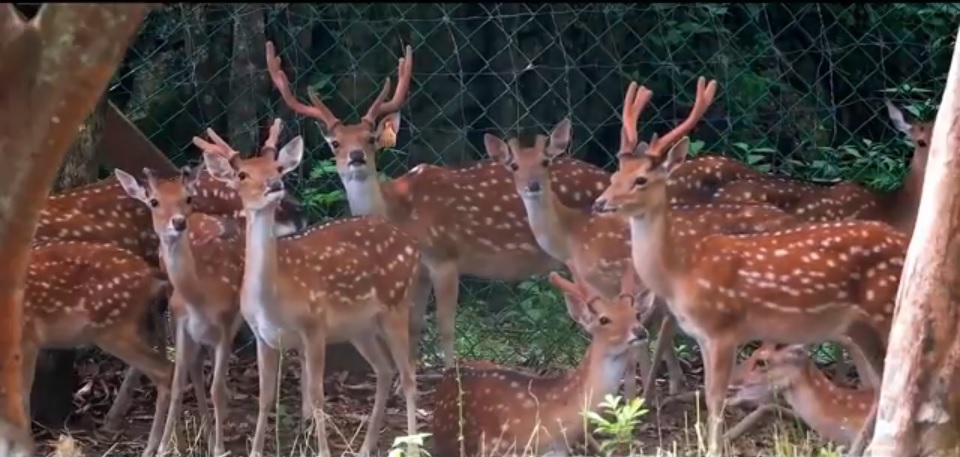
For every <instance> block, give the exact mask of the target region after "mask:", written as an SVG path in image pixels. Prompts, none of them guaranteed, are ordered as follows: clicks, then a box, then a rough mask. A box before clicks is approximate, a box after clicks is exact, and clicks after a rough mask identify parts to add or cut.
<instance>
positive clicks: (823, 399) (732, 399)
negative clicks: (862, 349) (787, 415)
mask: <svg viewBox="0 0 960 457" xmlns="http://www.w3.org/2000/svg"><path fill="white" fill-rule="evenodd" d="M729 392H730V396H729V397H728V400H727V403H728V404H730V405H731V406H736V405H740V404H743V403H755V402H762V401H766V400H769V399H771V397H773V396H774V394H782V395H783V398H784V400H786V402H787V404H789V405H790V407H791V408H793V410H794V411H795V412H796V413H797V414H798V415H799V416H800V418H801V419H803V421H804V422H806V424H807V425H809V426H810V427H811V428H812V429H813V430H814V431H816V432H817V433H818V434H820V436H822V437H824V438H826V439H829V440H831V441H833V442H836V443H837V444H841V445H845V446H849V445H850V444H851V443H853V441H854V439H855V438H856V435H857V433H858V432H859V431H860V429H861V428H862V427H863V424H864V423H865V422H866V419H867V416H868V415H869V413H870V408H871V406H872V405H873V401H874V399H875V398H876V392H875V391H874V389H871V388H861V389H851V388H847V387H842V386H838V385H836V384H834V383H833V382H832V381H830V379H829V378H827V376H826V375H825V374H823V372H821V371H820V369H819V368H817V366H816V365H814V364H813V361H812V360H810V357H809V356H808V355H807V348H806V346H804V345H802V344H791V345H780V344H770V343H766V344H763V345H762V346H760V347H759V348H758V349H757V350H755V351H754V352H753V354H752V355H751V356H750V358H748V359H747V360H744V361H743V362H742V363H741V364H740V365H738V366H737V367H736V369H734V371H733V376H732V377H731V378H730V388H729Z"/></svg>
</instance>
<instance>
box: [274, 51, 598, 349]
mask: <svg viewBox="0 0 960 457" xmlns="http://www.w3.org/2000/svg"><path fill="white" fill-rule="evenodd" d="M412 57H413V55H412V49H411V48H410V47H409V46H407V47H406V52H405V55H404V57H403V58H401V59H400V60H399V64H398V73H399V76H398V83H397V88H396V91H395V92H394V93H393V96H392V98H391V99H390V100H389V101H388V100H386V97H387V95H388V94H389V92H390V79H389V78H387V80H386V82H385V84H384V86H383V89H382V90H381V92H380V94H379V96H378V97H377V98H376V99H375V100H374V102H373V104H371V105H370V107H369V109H368V110H367V112H366V114H365V115H364V116H363V117H362V118H361V119H360V122H358V123H355V124H348V123H344V122H343V121H341V120H340V119H339V118H337V117H336V116H335V115H334V114H333V112H332V111H331V110H330V109H329V108H328V107H327V106H326V105H325V104H324V103H323V101H322V100H320V98H319V97H317V96H316V95H315V94H313V93H310V101H311V104H310V105H307V104H304V103H302V102H300V101H299V100H297V98H296V97H295V96H294V95H293V93H292V92H291V89H290V83H289V81H288V79H287V76H286V74H285V73H284V72H283V70H282V69H281V60H280V58H279V57H278V56H277V55H276V52H275V50H274V47H273V44H272V43H268V44H267V62H268V66H269V70H270V76H271V78H272V79H273V83H274V86H276V88H277V89H278V90H279V92H280V94H281V96H282V97H283V100H284V102H285V103H286V105H287V106H288V107H290V109H292V110H293V111H294V112H296V113H298V114H301V115H304V116H307V117H311V118H314V119H317V120H318V121H319V122H318V125H319V126H320V128H321V130H322V132H323V136H324V138H326V141H327V144H328V145H329V147H330V149H331V150H332V151H333V155H334V158H335V162H336V166H337V171H338V173H339V175H340V179H341V181H342V182H343V185H344V188H345V189H346V195H347V200H348V202H349V205H350V211H351V213H352V214H354V215H377V216H383V217H386V218H387V219H388V220H389V221H391V222H392V223H394V224H396V225H397V226H398V227H400V228H401V229H402V230H403V231H404V232H406V233H408V234H409V235H410V236H412V237H414V238H415V239H416V240H417V241H418V244H419V246H420V249H421V251H422V253H423V256H422V259H423V262H424V266H425V268H424V273H425V274H426V275H428V277H429V282H430V283H431V284H432V285H433V292H434V296H435V299H436V303H437V321H438V326H439V334H440V343H441V348H442V350H443V356H444V363H445V365H446V366H448V367H449V366H452V364H453V361H454V350H453V342H454V319H455V314H456V307H457V297H458V295H459V278H460V276H461V275H467V276H474V277H480V278H485V279H491V280H505V281H514V280H523V279H527V278H529V277H530V276H533V275H539V274H546V273H547V272H549V271H552V270H556V269H557V268H560V267H561V266H562V264H561V263H559V262H557V261H556V260H555V259H553V258H551V257H550V256H548V255H547V254H546V253H544V252H543V251H542V250H541V249H539V248H538V247H537V244H536V241H535V240H534V238H533V235H532V234H531V233H530V230H529V229H528V228H527V224H526V223H525V221H524V220H523V206H522V205H521V203H520V201H519V199H518V198H517V197H516V195H515V194H514V192H513V191H512V189H511V188H510V176H509V175H508V174H507V173H506V171H505V170H504V169H503V167H501V166H499V165H497V164H495V163H492V162H490V161H483V162H480V163H477V164H474V165H472V166H469V167H465V168H461V169H454V168H446V167H440V166H431V165H420V166H418V167H415V168H414V169H412V170H410V171H409V172H407V173H406V174H404V175H403V176H400V177H398V178H396V179H392V180H386V181H381V180H380V178H379V176H378V173H377V167H376V158H377V152H378V151H379V150H380V149H381V148H385V147H390V146H393V145H394V144H395V141H396V135H397V133H398V132H399V131H400V112H399V111H400V108H401V106H402V104H403V103H404V101H405V99H406V95H407V91H408V89H409V86H410V81H411V77H412V68H413V59H412ZM378 119H379V121H378ZM556 167H557V169H558V170H557V174H558V175H560V176H561V177H563V178H565V182H566V184H564V186H563V187H562V189H559V193H560V196H561V198H562V199H563V200H564V202H565V203H566V204H568V205H570V206H572V207H578V208H581V209H583V210H584V211H587V210H589V205H590V202H592V201H593V199H594V198H595V197H596V196H597V195H599V193H600V191H601V190H602V188H603V186H604V185H605V183H606V182H607V179H608V175H607V173H606V172H604V171H603V170H601V169H600V168H597V167H595V166H592V165H589V164H587V163H585V162H581V161H576V160H569V159H565V160H562V161H558V163H557V164H556ZM422 290H423V291H424V293H429V289H427V288H425V287H424V288H422ZM415 302H416V303H417V307H418V308H417V310H416V312H415V315H414V318H413V327H412V328H411V334H413V335H417V336H419V335H420V332H421V330H422V325H423V316H424V312H425V306H426V302H427V297H426V296H424V297H420V298H417V300H416V301H415ZM416 347H417V345H414V348H416Z"/></svg>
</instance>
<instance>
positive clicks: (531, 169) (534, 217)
mask: <svg viewBox="0 0 960 457" xmlns="http://www.w3.org/2000/svg"><path fill="white" fill-rule="evenodd" d="M570 142H571V128H570V121H569V119H565V120H563V121H561V122H560V123H559V124H557V126H556V127H554V129H553V130H552V131H551V132H550V135H549V137H547V136H543V135H538V136H537V139H536V142H535V144H534V145H533V146H532V147H522V146H520V142H519V140H518V139H516V138H511V139H510V140H508V141H506V142H504V141H503V140H501V139H500V138H497V137H496V136H494V135H491V134H486V135H484V144H485V147H486V150H487V153H488V154H489V155H490V157H491V158H492V159H493V160H494V161H496V162H498V163H500V164H502V165H504V167H505V168H506V169H507V170H508V171H509V172H510V174H511V175H512V177H513V181H514V188H515V192H516V193H517V195H518V196H519V197H520V200H521V201H522V202H523V205H524V208H525V210H526V215H527V220H528V222H529V225H530V229H531V231H532V232H533V234H534V238H535V239H536V241H537V243H538V245H539V246H540V248H541V249H543V250H544V251H545V252H547V253H548V254H549V255H551V256H552V257H553V258H555V259H557V260H558V261H561V262H573V263H574V264H575V265H576V266H577V269H578V270H579V271H580V272H581V274H582V275H583V277H584V279H585V281H587V283H588V284H590V286H591V287H592V288H594V289H595V290H597V291H599V292H600V293H601V294H602V295H603V296H604V297H607V298H610V297H613V296H615V295H616V294H617V292H618V290H619V287H620V285H619V278H620V276H621V272H622V271H623V268H624V267H625V266H626V265H627V264H629V262H630V250H629V238H630V237H629V226H628V225H627V223H626V221H625V220H624V219H623V218H621V217H617V216H610V215H605V214H590V213H588V212H584V211H580V210H579V209H577V208H571V207H568V206H566V205H564V204H563V202H562V201H560V200H559V199H558V198H557V196H556V193H555V192H554V189H555V188H556V187H559V186H560V185H563V182H562V181H560V180H556V179H555V178H554V176H553V162H554V161H555V160H557V159H559V158H560V157H562V156H563V154H564V153H566V151H567V150H568V149H569V145H570ZM705 163H706V162H701V164H700V165H698V166H703V165H704V164H705ZM700 169H701V170H704V169H706V168H700ZM686 170H687V171H688V173H689V172H692V171H695V170H697V166H693V167H689V168H687V169H686ZM687 176H690V174H688V175H687ZM555 181H556V182H557V183H558V184H557V185H549V186H548V185H547V183H551V182H555ZM674 182H675V183H676V184H677V187H681V188H682V187H685V186H684V184H685V183H686V182H690V181H674ZM699 182H702V181H699ZM756 206H757V205H716V206H710V205H685V206H682V207H681V208H680V209H679V210H680V211H681V212H683V213H684V214H685V215H687V216H689V217H686V218H684V221H689V222H690V224H688V227H684V228H683V229H684V230H700V231H706V230H709V231H711V232H713V231H716V232H726V231H733V232H735V233H740V232H743V231H747V232H750V231H754V230H757V229H760V230H771V229H775V228H779V227H783V226H785V225H790V224H793V223H794V220H793V218H792V217H791V216H789V215H787V214H785V213H784V212H782V211H780V210H778V209H776V208H774V207H769V206H765V207H756ZM754 224H756V225H754ZM661 310H662V307H658V308H657V310H656V312H655V315H653V316H651V319H650V323H651V326H652V327H653V328H659V327H660V323H661V321H662V319H663V317H664V316H663V313H662V312H661ZM671 325H672V324H671ZM670 332H672V331H670ZM668 334H672V333H668ZM665 344H666V346H664V349H665V353H664V356H665V357H664V358H665V359H666V362H667V367H668V369H669V375H670V393H671V394H675V393H677V392H678V391H679V390H680V388H681V381H682V379H683V372H682V371H681V369H680V364H679V362H678V360H677V357H676V353H675V351H674V348H673V345H672V344H671V343H670V342H665ZM637 352H638V353H639V354H642V356H640V355H639V354H631V357H638V358H639V361H640V375H641V378H643V379H644V381H646V382H648V384H644V387H645V389H646V390H645V396H646V397H647V400H650V399H651V398H652V397H651V394H652V393H653V392H654V389H650V388H648V386H650V385H651V383H650V382H651V381H652V379H653V376H652V374H651V367H650V363H649V362H648V361H647V360H646V354H648V353H649V351H648V350H647V347H646V344H645V343H644V344H641V345H640V346H638V351H637ZM658 363H659V360H657V359H654V361H653V365H654V366H656V365H657V364H658ZM630 366H631V367H635V366H636V365H635V363H634V360H631V361H630ZM634 371H635V370H634V369H633V368H631V369H630V370H629V371H628V376H627V378H626V381H625V383H624V384H625V391H626V395H627V397H630V398H632V397H634V396H635V395H636V376H635V373H634Z"/></svg>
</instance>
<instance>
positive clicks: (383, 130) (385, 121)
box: [377, 111, 400, 149]
mask: <svg viewBox="0 0 960 457" xmlns="http://www.w3.org/2000/svg"><path fill="white" fill-rule="evenodd" d="M398 133H400V112H399V111H395V112H393V113H390V114H388V115H386V116H384V117H383V118H381V119H380V123H379V124H378V125H377V146H379V148H380V149H383V148H392V147H394V146H396V145H397V134H398Z"/></svg>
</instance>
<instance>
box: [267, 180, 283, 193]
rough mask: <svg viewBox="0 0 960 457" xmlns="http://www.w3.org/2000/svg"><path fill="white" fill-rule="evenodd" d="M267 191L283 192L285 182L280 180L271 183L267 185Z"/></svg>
mask: <svg viewBox="0 0 960 457" xmlns="http://www.w3.org/2000/svg"><path fill="white" fill-rule="evenodd" d="M267 190H268V191H270V192H279V191H281V190H283V181H281V180H279V179H278V180H276V181H270V184H269V185H267Z"/></svg>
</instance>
